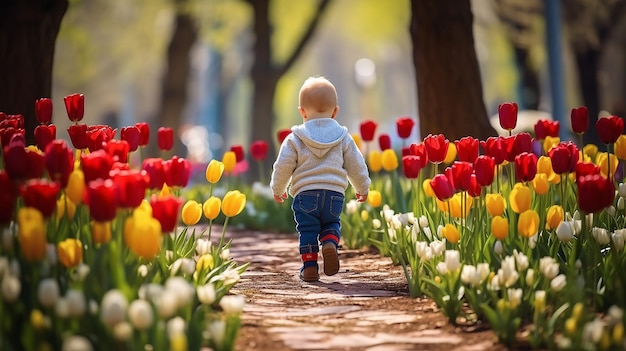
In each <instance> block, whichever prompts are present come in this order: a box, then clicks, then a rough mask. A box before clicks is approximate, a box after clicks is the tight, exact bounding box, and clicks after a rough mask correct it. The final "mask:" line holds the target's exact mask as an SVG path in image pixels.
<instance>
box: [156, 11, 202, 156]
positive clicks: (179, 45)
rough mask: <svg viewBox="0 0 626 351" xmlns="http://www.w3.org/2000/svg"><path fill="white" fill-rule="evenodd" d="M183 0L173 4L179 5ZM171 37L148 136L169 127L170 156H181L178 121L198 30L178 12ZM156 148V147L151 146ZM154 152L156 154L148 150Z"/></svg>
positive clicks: (190, 20)
mask: <svg viewBox="0 0 626 351" xmlns="http://www.w3.org/2000/svg"><path fill="white" fill-rule="evenodd" d="M184 1H185V0H176V1H175V2H176V4H177V5H178V4H182V3H183V2H184ZM174 26H175V27H174V33H173V34H172V38H171V39H170V44H169V46H168V49H167V68H166V69H165V73H164V76H163V81H162V85H161V100H160V107H159V110H158V111H157V118H156V121H157V123H156V126H155V127H154V128H152V129H153V130H152V131H151V133H153V134H154V137H155V138H156V129H157V128H159V127H169V128H172V129H174V135H175V138H174V140H175V145H174V148H173V150H172V153H174V154H176V155H179V156H184V150H183V148H184V147H183V145H182V143H181V142H180V137H179V136H180V127H181V126H180V121H181V120H182V117H183V114H184V112H185V106H186V105H187V96H188V91H187V83H188V80H189V73H190V72H191V60H190V57H191V48H192V47H193V45H194V43H195V42H196V38H197V37H198V28H197V27H196V24H195V22H194V19H193V18H192V16H191V15H190V14H188V13H186V12H180V11H178V12H177V13H176V20H175V25H174ZM150 144H151V145H154V146H156V142H155V143H150ZM150 151H152V152H155V151H156V150H154V149H151V150H150Z"/></svg>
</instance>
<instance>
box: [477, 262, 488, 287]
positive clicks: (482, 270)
mask: <svg viewBox="0 0 626 351" xmlns="http://www.w3.org/2000/svg"><path fill="white" fill-rule="evenodd" d="M476 271H477V272H478V276H479V277H480V282H481V283H482V282H483V281H484V280H485V279H487V277H488V276H489V273H491V268H490V267H489V263H479V264H477V265H476Z"/></svg>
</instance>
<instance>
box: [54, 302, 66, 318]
mask: <svg viewBox="0 0 626 351" xmlns="http://www.w3.org/2000/svg"><path fill="white" fill-rule="evenodd" d="M54 313H55V314H56V315H57V317H59V318H68V317H69V316H70V305H69V304H68V303H67V299H65V298H64V297H60V298H58V299H57V302H56V303H55V304H54Z"/></svg>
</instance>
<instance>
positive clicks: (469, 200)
mask: <svg viewBox="0 0 626 351" xmlns="http://www.w3.org/2000/svg"><path fill="white" fill-rule="evenodd" d="M462 198H463V196H462V194H461V193H456V194H454V195H453V196H452V198H450V199H449V200H448V201H446V202H444V201H441V200H439V199H437V206H438V207H439V209H440V210H441V211H443V212H449V213H450V215H451V216H452V217H454V218H465V217H467V215H468V214H469V212H470V210H471V209H472V204H473V202H474V198H473V197H471V196H467V195H466V196H465V205H464V208H463V210H464V211H463V212H461V202H462Z"/></svg>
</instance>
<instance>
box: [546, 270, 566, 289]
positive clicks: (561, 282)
mask: <svg viewBox="0 0 626 351" xmlns="http://www.w3.org/2000/svg"><path fill="white" fill-rule="evenodd" d="M566 285H567V277H566V276H565V275H564V274H559V275H557V276H556V277H554V278H553V279H552V280H551V281H550V288H552V290H554V291H556V292H558V291H561V290H563V288H564V287H565V286H566Z"/></svg>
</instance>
